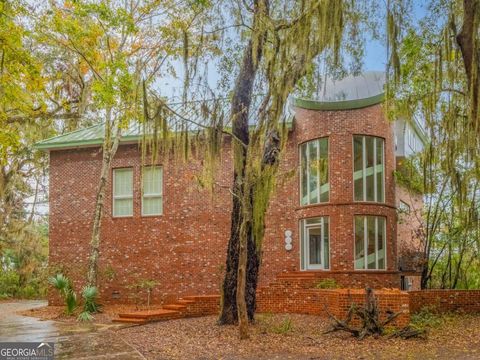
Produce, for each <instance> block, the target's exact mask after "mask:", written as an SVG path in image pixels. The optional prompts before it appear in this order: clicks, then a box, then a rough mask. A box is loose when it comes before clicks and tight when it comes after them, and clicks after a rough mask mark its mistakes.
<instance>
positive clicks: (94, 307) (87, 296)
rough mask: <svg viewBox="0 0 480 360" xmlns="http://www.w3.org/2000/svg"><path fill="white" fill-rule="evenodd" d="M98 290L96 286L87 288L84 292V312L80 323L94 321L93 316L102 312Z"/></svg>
mask: <svg viewBox="0 0 480 360" xmlns="http://www.w3.org/2000/svg"><path fill="white" fill-rule="evenodd" d="M97 296H98V289H97V288H96V287H95V286H85V287H84V288H83V290H82V298H83V311H82V312H81V313H80V315H79V316H78V320H79V321H92V320H93V316H92V314H94V313H98V312H100V310H101V309H100V305H99V304H98V303H97Z"/></svg>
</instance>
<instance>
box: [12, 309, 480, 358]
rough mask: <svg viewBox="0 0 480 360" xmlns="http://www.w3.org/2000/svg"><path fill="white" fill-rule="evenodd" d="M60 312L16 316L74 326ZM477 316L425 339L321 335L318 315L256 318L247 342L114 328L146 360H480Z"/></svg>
mask: <svg viewBox="0 0 480 360" xmlns="http://www.w3.org/2000/svg"><path fill="white" fill-rule="evenodd" d="M134 309H135V308H134V307H132V306H116V305H115V306H106V307H104V309H103V310H104V312H103V313H102V314H97V315H95V323H100V324H109V323H111V319H112V318H114V317H116V314H118V313H119V312H123V311H129V310H134ZM63 310H64V308H63V307H56V306H46V307H40V308H36V309H31V310H26V311H23V312H20V314H21V315H24V316H33V317H37V318H40V319H43V320H55V321H60V322H66V323H70V322H75V321H76V316H71V317H67V316H66V315H64V313H63ZM479 324H480V314H479V315H461V314H456V315H445V316H441V317H437V318H435V319H434V321H433V323H432V324H431V325H430V326H429V327H428V336H427V339H426V340H421V339H413V340H402V339H388V338H386V337H383V338H380V339H373V338H370V339H366V340H363V341H358V340H356V339H354V338H352V337H351V336H350V335H349V334H346V333H334V334H323V332H324V331H325V330H326V329H327V328H328V326H329V321H328V320H327V319H322V318H319V317H317V316H307V315H295V314H292V315H283V314H275V315H274V314H258V315H257V322H256V324H255V325H253V326H251V327H250V330H251V337H250V339H249V340H246V341H240V340H238V333H237V331H238V330H237V328H236V327H235V326H218V325H217V324H216V317H215V316H208V317H201V318H190V319H179V320H171V321H165V322H157V323H151V324H147V325H143V326H129V327H125V328H121V329H116V328H115V329H112V330H109V332H110V331H111V332H112V336H113V337H117V336H118V337H119V340H120V339H121V340H123V341H124V342H126V343H127V344H128V345H129V346H131V347H133V348H135V349H136V350H137V351H138V352H139V353H141V354H142V355H143V356H144V357H145V358H146V359H205V360H206V359H232V360H233V359H239V360H240V359H243V360H245V359H252V360H253V359H311V360H313V359H448V360H454V359H462V360H463V359H480V326H479Z"/></svg>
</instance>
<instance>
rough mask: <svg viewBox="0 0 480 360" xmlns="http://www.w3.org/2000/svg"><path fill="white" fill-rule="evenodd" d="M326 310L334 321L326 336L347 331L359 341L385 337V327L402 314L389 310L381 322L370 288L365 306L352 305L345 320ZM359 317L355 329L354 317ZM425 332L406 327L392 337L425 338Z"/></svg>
mask: <svg viewBox="0 0 480 360" xmlns="http://www.w3.org/2000/svg"><path fill="white" fill-rule="evenodd" d="M325 310H326V312H327V314H328V316H329V317H330V319H331V320H332V325H331V327H330V329H328V330H327V331H325V334H328V333H332V332H335V331H346V332H349V333H350V334H352V336H354V337H356V338H358V339H359V340H362V339H364V338H365V337H367V336H373V337H375V338H377V337H379V336H381V335H384V333H385V326H386V325H388V324H389V323H391V322H392V321H393V320H395V319H396V318H397V317H398V316H399V315H401V314H402V312H401V311H400V312H397V313H394V312H392V311H388V310H387V315H388V316H387V318H386V319H385V320H380V310H379V308H378V302H377V298H376V297H375V295H374V293H373V290H372V289H370V288H366V289H365V305H364V306H357V305H356V304H354V303H352V304H351V305H350V308H349V310H348V313H347V316H346V318H345V320H340V319H338V318H337V317H335V316H334V315H333V314H331V313H330V312H329V311H328V308H327V307H326V306H325ZM354 316H357V317H358V318H359V319H360V320H361V325H360V327H354V326H352V325H350V322H351V321H352V319H353V317H354ZM424 336H425V331H424V330H417V329H414V328H412V327H409V326H407V327H405V328H403V329H401V330H399V331H396V332H395V333H393V334H392V335H391V337H401V338H403V339H409V338H412V337H424Z"/></svg>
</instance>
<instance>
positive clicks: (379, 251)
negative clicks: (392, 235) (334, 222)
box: [355, 216, 386, 270]
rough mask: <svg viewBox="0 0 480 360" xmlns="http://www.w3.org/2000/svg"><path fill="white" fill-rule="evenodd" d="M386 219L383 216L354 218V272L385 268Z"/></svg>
mask: <svg viewBox="0 0 480 360" xmlns="http://www.w3.org/2000/svg"><path fill="white" fill-rule="evenodd" d="M385 247H386V219H385V218H384V217H383V216H355V270H382V269H385V267H386V251H385Z"/></svg>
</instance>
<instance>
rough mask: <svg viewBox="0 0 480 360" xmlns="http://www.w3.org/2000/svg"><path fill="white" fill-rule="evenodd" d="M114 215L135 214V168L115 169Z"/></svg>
mask: <svg viewBox="0 0 480 360" xmlns="http://www.w3.org/2000/svg"><path fill="white" fill-rule="evenodd" d="M113 216H114V217H125V216H133V169H132V168H125V169H114V170H113Z"/></svg>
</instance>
